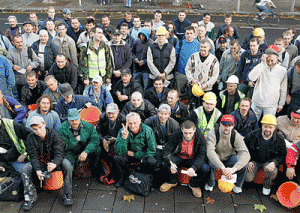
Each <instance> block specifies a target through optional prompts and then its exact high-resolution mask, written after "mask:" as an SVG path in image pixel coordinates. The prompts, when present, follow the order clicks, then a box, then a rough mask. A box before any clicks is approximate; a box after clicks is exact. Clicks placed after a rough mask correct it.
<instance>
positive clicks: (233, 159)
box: [207, 155, 247, 187]
mask: <svg viewBox="0 0 300 213" xmlns="http://www.w3.org/2000/svg"><path fill="white" fill-rule="evenodd" d="M236 163H237V157H236V155H232V156H231V157H230V158H229V159H228V160H226V161H223V164H224V165H225V167H229V168H231V167H233V166H234V165H235V164H236ZM209 166H210V167H211V170H210V171H211V173H210V177H209V179H208V182H207V184H208V185H209V186H215V171H216V167H215V166H214V165H212V163H211V162H209ZM246 168H247V166H245V167H243V168H242V169H241V170H239V171H237V172H236V174H237V180H236V183H235V184H234V185H236V186H237V187H242V186H243V183H244V181H245V176H246Z"/></svg>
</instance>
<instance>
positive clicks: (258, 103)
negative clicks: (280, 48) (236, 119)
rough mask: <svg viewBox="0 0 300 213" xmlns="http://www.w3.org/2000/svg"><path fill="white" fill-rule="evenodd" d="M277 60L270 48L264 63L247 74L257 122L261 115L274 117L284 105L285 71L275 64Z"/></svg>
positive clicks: (285, 91) (275, 52)
mask: <svg viewBox="0 0 300 213" xmlns="http://www.w3.org/2000/svg"><path fill="white" fill-rule="evenodd" d="M277 60H278V52H277V51H276V50H274V49H272V48H270V49H267V50H266V59H265V62H262V63H260V64H258V65H257V66H255V67H254V68H253V69H252V71H251V72H250V73H249V79H250V81H249V85H250V86H252V87H254V92H253V98H252V101H253V104H252V109H253V111H254V113H255V115H256V117H257V120H259V119H260V116H261V114H263V115H266V114H272V115H275V114H276V112H280V111H281V110H282V108H283V105H284V104H285V100H286V94H287V71H286V69H285V68H284V67H282V66H280V65H278V64H277ZM254 82H256V83H255V84H254ZM266 88H268V89H266Z"/></svg>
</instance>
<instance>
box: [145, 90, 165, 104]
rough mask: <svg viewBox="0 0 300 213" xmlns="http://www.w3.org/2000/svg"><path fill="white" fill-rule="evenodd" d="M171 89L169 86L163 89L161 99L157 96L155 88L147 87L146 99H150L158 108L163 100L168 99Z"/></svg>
mask: <svg viewBox="0 0 300 213" xmlns="http://www.w3.org/2000/svg"><path fill="white" fill-rule="evenodd" d="M169 91H170V90H169V89H168V88H167V87H164V88H163V91H162V96H161V100H159V99H158V97H157V93H156V91H155V88H154V87H151V88H149V89H147V90H146V91H145V99H147V100H148V101H150V102H151V103H152V104H153V105H154V106H155V107H156V108H158V107H159V105H160V104H161V103H162V102H165V101H167V97H168V92H169Z"/></svg>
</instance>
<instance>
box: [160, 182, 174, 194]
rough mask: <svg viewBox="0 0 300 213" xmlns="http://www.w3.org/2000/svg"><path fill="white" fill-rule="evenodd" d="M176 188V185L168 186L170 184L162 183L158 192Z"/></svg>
mask: <svg viewBox="0 0 300 213" xmlns="http://www.w3.org/2000/svg"><path fill="white" fill-rule="evenodd" d="M175 186H177V183H175V184H170V183H164V184H163V185H161V186H160V188H159V190H160V191H161V192H167V191H169V190H170V189H171V188H172V187H175Z"/></svg>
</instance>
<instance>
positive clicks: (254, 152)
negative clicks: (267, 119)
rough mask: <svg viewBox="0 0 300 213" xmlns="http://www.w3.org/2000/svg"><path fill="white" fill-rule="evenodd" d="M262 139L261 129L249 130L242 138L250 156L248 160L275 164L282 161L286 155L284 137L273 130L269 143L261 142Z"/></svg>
mask: <svg viewBox="0 0 300 213" xmlns="http://www.w3.org/2000/svg"><path fill="white" fill-rule="evenodd" d="M262 140H263V136H262V130H261V129H257V130H254V131H252V132H250V133H249V134H248V135H247V136H246V137H245V138H244V141H245V144H246V146H247V147H248V150H249V153H250V156H251V160H250V161H254V162H256V163H266V162H269V163H270V162H274V163H275V164H276V166H278V165H280V164H282V163H284V161H285V157H286V146H285V142H284V139H283V138H282V137H281V136H280V135H279V134H278V133H276V132H274V133H273V136H272V138H271V142H270V143H269V144H267V145H263V144H261V142H262Z"/></svg>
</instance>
